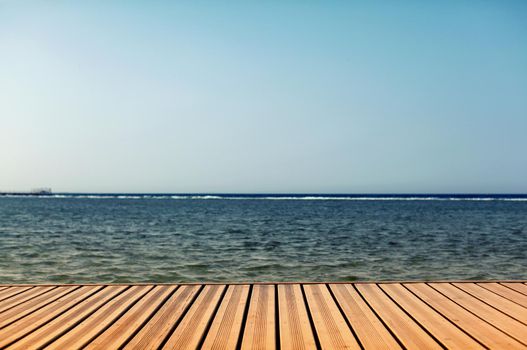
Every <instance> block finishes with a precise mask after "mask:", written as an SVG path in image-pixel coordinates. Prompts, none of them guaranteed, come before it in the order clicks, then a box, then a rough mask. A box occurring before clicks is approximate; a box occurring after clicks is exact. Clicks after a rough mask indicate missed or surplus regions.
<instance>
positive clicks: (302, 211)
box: [0, 197, 527, 283]
mask: <svg viewBox="0 0 527 350" xmlns="http://www.w3.org/2000/svg"><path fill="white" fill-rule="evenodd" d="M526 266H527V202H525V201H411V200H410V201H408V200H407V201H404V200H391V201H382V200H364V201H362V200H356V201H331V200H328V201H324V200H319V201H298V200H262V199H250V198H247V199H244V200H227V199H217V200H207V199H185V200H173V199H170V198H161V199H144V198H143V199H134V198H126V199H125V198H31V197H28V198H18V197H3V198H0V283H43V282H56V283H87V282H193V281H231V282H233V281H353V280H413V279H420V280H422V279H425V280H427V279H527V269H526Z"/></svg>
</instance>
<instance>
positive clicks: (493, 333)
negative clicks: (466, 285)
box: [405, 283, 525, 350]
mask: <svg viewBox="0 0 527 350" xmlns="http://www.w3.org/2000/svg"><path fill="white" fill-rule="evenodd" d="M405 287H406V288H408V289H409V290H410V291H412V293H414V294H415V295H417V296H418V297H419V298H420V299H421V300H423V301H424V302H426V303H427V304H428V305H430V306H431V307H433V308H434V309H435V310H437V311H438V312H440V313H441V314H442V315H443V316H445V317H447V318H448V319H449V320H450V321H451V322H454V323H455V324H456V325H458V326H459V327H461V328H462V329H463V330H464V331H465V332H467V333H468V334H470V335H471V336H472V337H474V338H475V339H477V340H478V341H479V342H480V343H482V344H483V345H485V346H487V347H488V348H490V349H524V350H525V346H524V345H523V344H521V343H520V342H518V341H517V340H515V339H513V338H511V337H509V336H508V335H506V334H505V333H503V332H501V331H500V330H498V329H497V328H495V327H493V326H492V325H490V324H488V323H487V322H485V321H483V320H482V319H480V318H479V317H477V316H475V315H474V314H472V313H471V312H468V311H467V310H465V309H464V308H462V307H461V306H459V305H458V304H456V303H454V302H453V301H452V300H450V299H448V298H447V297H445V296H444V295H442V294H441V293H439V292H437V291H436V290H435V289H433V288H431V287H430V286H428V285H426V284H424V283H409V284H405Z"/></svg>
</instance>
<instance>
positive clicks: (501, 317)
mask: <svg viewBox="0 0 527 350" xmlns="http://www.w3.org/2000/svg"><path fill="white" fill-rule="evenodd" d="M429 285H430V286H431V287H432V288H434V289H435V290H437V291H439V292H440V293H442V294H443V295H445V296H447V297H448V298H449V299H451V300H453V301H454V302H456V303H457V304H459V305H461V306H462V307H464V308H465V309H467V310H468V311H470V312H472V313H473V314H475V315H476V316H478V317H479V318H481V319H483V320H485V321H487V322H488V323H490V324H492V325H493V326H494V327H496V328H499V329H500V330H502V331H503V332H505V333H507V334H509V335H510V336H512V337H514V338H515V339H516V340H518V341H520V342H521V343H523V344H524V345H527V326H525V325H524V324H522V323H520V322H518V321H516V320H515V319H513V318H512V317H510V316H507V315H505V314H504V313H502V312H500V311H498V310H496V309H494V308H493V307H491V306H489V305H487V304H485V303H484V302H482V301H481V300H479V299H476V298H474V297H473V296H472V295H470V294H468V293H466V292H464V291H462V290H460V289H458V288H456V287H454V286H453V285H451V284H450V283H430V284H429Z"/></svg>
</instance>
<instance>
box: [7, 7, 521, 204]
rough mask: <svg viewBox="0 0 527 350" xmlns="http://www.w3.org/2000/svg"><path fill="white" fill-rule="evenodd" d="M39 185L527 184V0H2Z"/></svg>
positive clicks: (11, 176)
mask: <svg viewBox="0 0 527 350" xmlns="http://www.w3.org/2000/svg"><path fill="white" fill-rule="evenodd" d="M36 187H51V188H52V189H53V190H54V191H55V192H149V193H150V192H275V193H277V192H282V193H287V192H289V193H292V192H296V193H324V192H326V193H339V192H340V193H447V192H458V193H459V192H460V193H475V192H478V193H514V192H515V193H527V2H525V1H507V0H505V1H489V0H482V1H397V2H394V1H361V2H359V1H309V0H308V1H274V0H271V1H239V2H238V1H225V2H224V1H134V0H130V1H117V0H113V1H108V0H105V1H98V0H93V1H75V0H72V1H71V0H70V1H60V0H56V1H52V0H47V1H44V0H43V1H29V0H16V1H15V0H12V1H11V0H0V190H4V191H7V190H18V191H26V190H30V189H32V188H36Z"/></svg>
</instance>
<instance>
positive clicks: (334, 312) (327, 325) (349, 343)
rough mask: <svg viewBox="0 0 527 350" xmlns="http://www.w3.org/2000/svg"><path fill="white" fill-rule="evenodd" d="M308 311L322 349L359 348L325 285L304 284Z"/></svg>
mask: <svg viewBox="0 0 527 350" xmlns="http://www.w3.org/2000/svg"><path fill="white" fill-rule="evenodd" d="M303 287H304V291H305V294H306V299H307V303H308V306H309V311H310V312H311V316H312V318H313V323H314V325H315V329H316V332H317V335H318V339H319V341H320V345H321V347H322V348H323V349H360V345H359V343H358V342H357V340H356V339H355V336H354V335H353V333H352V331H351V329H350V328H349V326H348V324H347V323H346V320H345V319H344V317H343V316H342V315H341V313H340V310H339V309H338V307H337V305H336V304H335V301H334V300H333V297H332V296H331V294H330V293H329V290H328V288H327V286H326V285H323V284H322V285H317V284H312V285H304V286H303Z"/></svg>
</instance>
